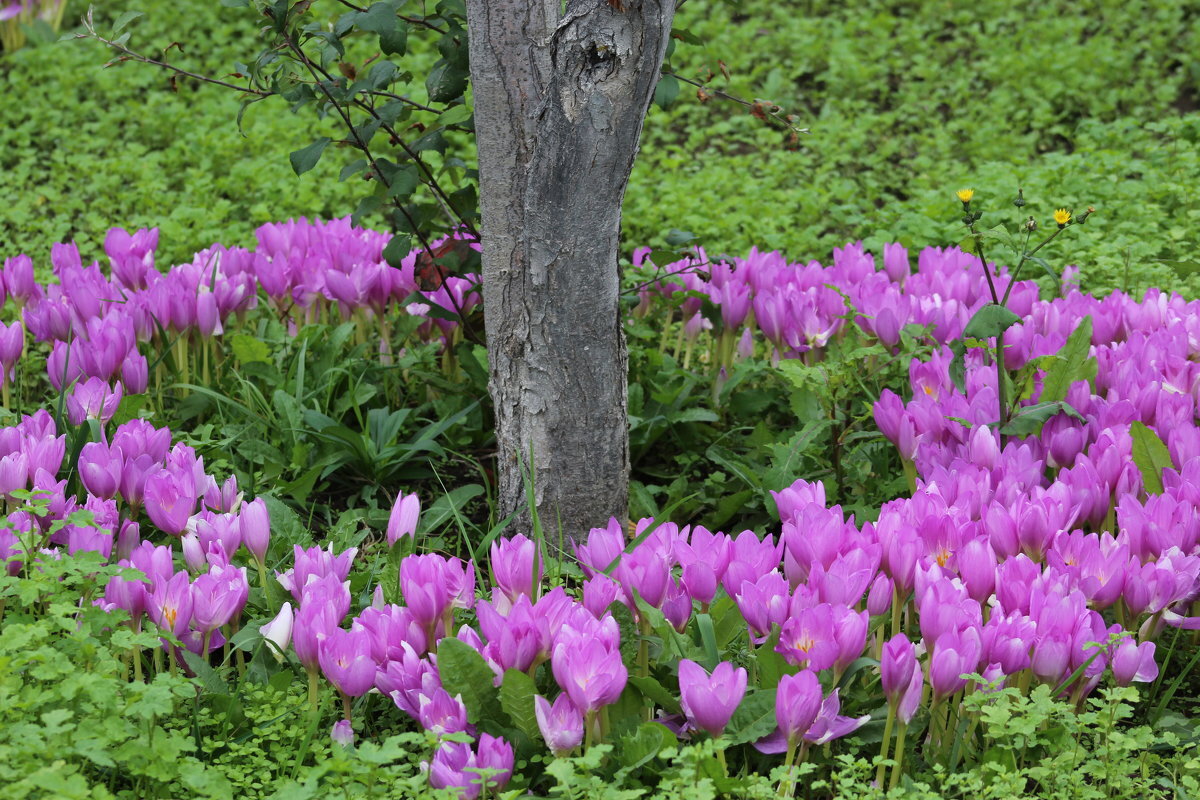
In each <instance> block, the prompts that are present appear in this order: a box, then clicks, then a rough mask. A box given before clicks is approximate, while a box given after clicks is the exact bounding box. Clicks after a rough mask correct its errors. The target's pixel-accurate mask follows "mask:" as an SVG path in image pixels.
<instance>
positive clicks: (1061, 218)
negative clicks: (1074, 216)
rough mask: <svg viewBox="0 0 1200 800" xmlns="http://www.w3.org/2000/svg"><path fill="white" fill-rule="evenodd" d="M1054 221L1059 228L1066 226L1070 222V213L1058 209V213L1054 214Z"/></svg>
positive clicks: (1063, 209)
mask: <svg viewBox="0 0 1200 800" xmlns="http://www.w3.org/2000/svg"><path fill="white" fill-rule="evenodd" d="M1054 221H1055V222H1057V223H1058V224H1059V226H1060V227H1061V226H1063V225H1066V224H1067V223H1068V222H1070V221H1071V212H1070V211H1067V210H1066V209H1065V208H1060V209H1059V210H1058V211H1055V212H1054Z"/></svg>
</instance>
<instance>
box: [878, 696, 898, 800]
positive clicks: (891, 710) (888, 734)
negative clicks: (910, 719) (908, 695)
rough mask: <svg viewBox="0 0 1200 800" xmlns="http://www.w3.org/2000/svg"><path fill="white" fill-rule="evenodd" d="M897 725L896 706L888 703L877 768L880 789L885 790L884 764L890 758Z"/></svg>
mask: <svg viewBox="0 0 1200 800" xmlns="http://www.w3.org/2000/svg"><path fill="white" fill-rule="evenodd" d="M895 724H896V705H895V704H894V703H888V715H887V722H885V723H884V725H883V741H882V742H881V743H880V745H879V766H878V767H876V768H875V783H877V784H879V788H880V789H882V788H883V781H884V778H885V777H886V774H887V767H886V766H885V764H884V762H886V761H887V757H888V745H889V744H890V743H891V740H892V726H893V725H895Z"/></svg>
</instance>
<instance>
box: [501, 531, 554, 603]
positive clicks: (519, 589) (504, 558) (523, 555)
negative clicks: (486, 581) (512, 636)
mask: <svg viewBox="0 0 1200 800" xmlns="http://www.w3.org/2000/svg"><path fill="white" fill-rule="evenodd" d="M491 565H492V574H493V576H494V577H495V581H496V586H497V588H499V589H500V591H502V592H503V593H504V594H505V595H507V596H508V598H509V599H510V600H514V601H515V600H516V599H517V597H519V596H520V595H527V596H529V597H531V598H532V597H534V596H535V592H534V587H535V586H536V585H537V584H538V583H540V582H541V579H542V576H543V575H545V574H546V559H545V557H544V556H543V555H542V554H541V552H540V550H539V548H538V546H537V544H536V543H535V542H534V541H533V540H532V539H528V538H526V537H525V536H523V535H522V534H517V535H516V536H515V537H513V538H512V539H499V540H497V541H496V542H494V543H493V544H492V547H491ZM535 569H536V570H537V575H536V576H535V575H534V570H535Z"/></svg>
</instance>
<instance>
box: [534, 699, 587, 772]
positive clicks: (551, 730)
mask: <svg viewBox="0 0 1200 800" xmlns="http://www.w3.org/2000/svg"><path fill="white" fill-rule="evenodd" d="M533 710H534V713H535V714H536V715H537V722H538V729H539V730H541V732H542V738H543V739H545V740H546V746H547V747H549V748H550V751H551V752H552V753H554V755H556V756H565V755H567V754H568V753H570V752H571V751H572V750H574V749H575V748H576V747H578V746H579V743H580V742H582V741H583V715H582V714H580V713H579V709H577V708H575V705H574V704H573V703H572V702H571V698H570V697H568V696H567V693H566V692H563V693H562V694H560V695H559V696H558V697H557V698H556V699H555V700H554V705H551V704H550V701H549V700H547V699H546V698H544V697H542V696H541V695H540V694H539V695H534V697H533Z"/></svg>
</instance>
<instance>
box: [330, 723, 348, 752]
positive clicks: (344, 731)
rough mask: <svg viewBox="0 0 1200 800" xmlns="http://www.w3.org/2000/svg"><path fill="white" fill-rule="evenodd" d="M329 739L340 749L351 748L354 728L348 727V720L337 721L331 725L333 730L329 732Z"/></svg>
mask: <svg viewBox="0 0 1200 800" xmlns="http://www.w3.org/2000/svg"><path fill="white" fill-rule="evenodd" d="M329 738H330V739H333V741H334V742H335V743H336V744H339V745H341V746H342V747H353V746H354V728H353V727H352V726H351V725H350V720H348V719H339V720H338V721H337V722H335V723H333V730H331V731H330V732H329Z"/></svg>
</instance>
